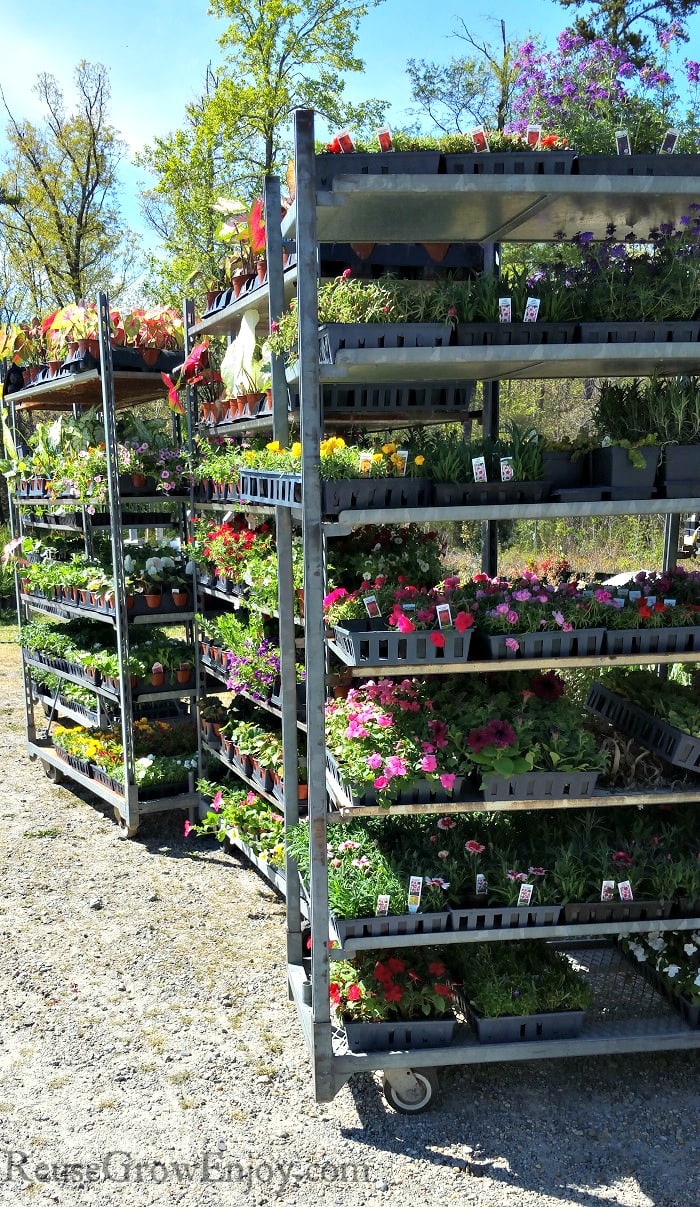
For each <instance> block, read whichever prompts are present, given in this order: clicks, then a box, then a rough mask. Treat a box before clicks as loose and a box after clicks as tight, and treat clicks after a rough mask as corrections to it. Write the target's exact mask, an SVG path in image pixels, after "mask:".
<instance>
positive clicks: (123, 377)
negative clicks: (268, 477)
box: [10, 293, 199, 838]
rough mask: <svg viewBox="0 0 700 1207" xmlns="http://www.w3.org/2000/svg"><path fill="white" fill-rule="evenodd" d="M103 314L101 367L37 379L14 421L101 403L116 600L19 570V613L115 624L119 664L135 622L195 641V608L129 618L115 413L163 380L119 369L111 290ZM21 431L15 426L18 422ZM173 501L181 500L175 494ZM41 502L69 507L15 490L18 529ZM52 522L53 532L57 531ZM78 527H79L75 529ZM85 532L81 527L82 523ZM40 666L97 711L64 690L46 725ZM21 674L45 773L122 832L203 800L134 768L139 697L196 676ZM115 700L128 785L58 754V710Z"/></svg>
mask: <svg viewBox="0 0 700 1207" xmlns="http://www.w3.org/2000/svg"><path fill="white" fill-rule="evenodd" d="M98 313H99V343H100V368H99V370H98V369H92V370H89V371H87V372H85V373H80V374H75V375H68V376H65V377H60V378H58V379H57V380H56V382H55V383H54V382H45V383H42V384H41V385H38V386H30V387H29V388H27V389H25V390H22V391H21V392H20V393H18V394H14V395H11V396H10V399H11V401H12V404H13V405H12V415H13V422H14V420H15V412H16V410H21V411H34V410H36V411H71V410H74V409H75V408H79V407H81V406H98V407H100V406H101V410H102V414H103V417H104V426H105V445H106V454H107V486H108V500H109V533H110V540H111V549H112V571H113V574H114V582H115V607H114V610H113V611H111V612H110V613H109V614H107V613H98V612H93V611H81V610H80V608H79V606H75V607H73V606H70V605H68V604H63V603H54V602H53V601H50V600H46V601H44V600H40V599H37V598H36V597H34V596H27V595H23V594H22V592H21V589H20V583H19V575H16V579H17V582H16V587H17V614H18V617H19V620H20V624H21V623H22V620H23V619H26V618H27V616H28V615H29V613H31V612H35V613H38V614H40V615H41V614H43V615H47V616H54V617H58V618H60V619H63V620H70V619H73V618H75V617H77V616H83V617H85V618H86V619H91V620H101V621H104V622H105V623H106V624H108V625H110V627H112V628H113V629H114V630H115V633H116V639H117V652H118V655H119V660H120V665H121V666H122V667H126V666H127V664H128V658H129V625H130V624H138V625H141V624H158V625H162V624H173V623H176V624H179V625H181V624H184V625H185V627H186V631H187V633H188V636H189V638H190V639H191V640H193V636H194V634H193V622H194V612H193V611H192V610H191V609H178V611H177V613H168V614H167V615H163V614H162V613H160V612H154V613H153V615H152V616H149V615H136V616H134V617H130V616H129V613H128V611H127V606H126V592H125V575H124V549H123V544H122V530H123V529H124V528H129V527H130V525H129V513H128V511H125V510H124V509H123V506H122V497H121V492H120V487H119V466H118V462H117V433H116V412H117V410H118V409H121V408H123V407H126V406H132V405H135V404H136V403H139V402H147V401H149V400H152V399H153V398H156V397H158V396H160V395H162V392H163V384H162V381H161V378H160V374H159V373H147V372H146V373H138V372H133V373H129V372H115V371H114V370H113V367H112V352H111V342H110V317H109V301H108V298H107V295H106V294H103V293H101V294H99V295H98ZM15 431H16V428H15ZM134 501H135V502H136V503H153V502H158V503H162V502H163V500H162V498H161V497H160V496H158V498H157V499H144V498H137V497H136V496H135V497H134ZM173 502H174V501H173ZM28 503H29V504H30V505H32V504H36V503H41V505H42V506H47V505H48V506H65V500H63V501H59V502H58V503H55V504H53V505H52V504H50V503H49V502H47V500H45V499H35V500H31V499H30V500H26V499H22V500H18V499H17V498H16V497H13V496H12V494H11V495H10V526H11V532H12V536H13V537H14V536H17V535H22V533H23V531H24V523H23V510H24V507H25V506H26V505H27V504H28ZM177 504H178V515H177V519H176V518H175V516H174V517H173V526H175V527H180V529H181V531H184V527H183V526H184V521H185V503H184V501H183V500H178V501H177ZM81 510H82V531H83V534H84V539H85V549H86V552H88V553H90V552H91V550H92V531H93V530H92V526H91V524H90V517H89V516H88V515H87V513H86V510H85V509H84V508H83V509H81ZM55 528H56V526H55V525H51V526H50V528H49V531H51V530H55ZM71 530H72V531H75V529H71ZM78 531H80V529H78ZM33 666H40V667H41V669H43V670H48V671H49V672H50V673H51V674H53V675H57V676H58V678H59V679H60V680H61V681H66V682H77V683H79V684H80V685H81V686H84V687H87V688H88V689H89V690H90V691H93V692H94V693H95V697H96V708H95V717H94V719H93V720H92V722H91V721H90V719H89V718H87V717H84V716H80V715H77V714H73V712H72V710H70V709H69V708H66V707H65V706H61V705H60V704H59V702H58V692H57V693H55V695H54V699H53V701H52V702H51V704H50V705H49V713H48V718H47V723H46V724H45V725H44V726H43V728H42V729H41V732H40V731H39V727H38V726H37V724H36V721H35V716H34V705H35V700H34V699H33V695H32V680H31V670H32V667H33ZM22 676H23V683H24V700H25V712H26V724H27V750H28V752H29V757H30V758H31V759H39V760H40V761H41V764H42V766H43V768H44V771H45V773H46V775H47V776H48V777H49V778H50V779H52V780H53V781H54V782H56V783H58V782H60V781H61V780H63V779H64V778H67V779H69V780H72V781H74V782H75V783H77V784H80V786H81V787H82V788H86V789H87V790H88V791H90V792H92V793H93V794H94V795H95V796H98V797H100V798H101V799H102V800H104V801H106V802H107V804H109V805H111V806H112V809H113V810H114V816H115V820H116V821H117V823H118V825H119V829H120V833H121V835H122V836H123V837H128V838H131V837H133V836H134V835H135V834H136V832H137V830H138V827H139V822H140V819H141V817H143V816H144V815H146V814H152V813H161V812H166V811H168V810H170V809H187V810H188V812H189V813H190V816H193V815H194V810H195V808H196V805H197V803H198V799H199V798H198V797H197V795H196V793H195V791H194V783H193V776H192V774H190V784H189V788H188V791H187V792H185V793H182V794H179V795H177V796H169V797H159V798H157V799H148V800H143V799H141V798H140V796H139V791H138V787H137V785H136V782H135V775H134V746H133V720H134V704H135V703H137V704H139V705H140V704H146V703H154V702H160V701H166V700H168V701H171V702H174V701H177V700H182V699H188V700H189V701H192V700H193V699H194V697H195V696H196V694H197V686H196V683H195V685H194V686H192V687H190V688H180V689H178V690H173V691H167V692H162V691H160V692H152V693H139V695H138V697H137V698H135V697H134V696H133V694H132V689H131V681H130V677H129V675H128V674H122V675H121V676H120V683H119V691H118V692H115V691H112V690H110V689H108V688H103V687H99V686H98V687H96V686H94V685H92V684H89V683H86V682H85V681H84V680H82V679H80V678H76V676H75V675H72V674H71V673H70V672H67V671H62V670H58V669H55V668H54V667H48V666H45V665H42V664H40V663H36V661H35V660H34V659H33V658H31V657H30V656H28V655H26V654H25V653H23V657H22ZM110 705H112V706H113V707H115V708H116V707H118V710H119V716H120V725H121V736H122V744H123V750H124V787H123V790H122V791H121V792H119V791H116V790H115V789H114V788H113V787H111V786H110V785H108V784H105V783H101V782H99V781H98V780H95V779H93V778H91V777H90V776H89V775H87V774H85V773H84V772H83V771H81V770H79V769H77V768H75V767H72V766H70V765H69V764H68V763H66V762H65V760H63V759H62V758H60V757H59V755H58V754H57V753H56V751H55V749H54V747H53V744H52V742H51V738H50V726H51V724H52V722H53V719H54V717H55V716H65V717H70V718H71V719H74V720H77V721H79V722H80V723H82V724H90V723H92V724H101V723H102V722H103V720H104V719H105V709H109V708H110Z"/></svg>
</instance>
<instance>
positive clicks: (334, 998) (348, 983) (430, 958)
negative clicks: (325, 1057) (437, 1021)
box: [330, 947, 454, 1022]
mask: <svg viewBox="0 0 700 1207" xmlns="http://www.w3.org/2000/svg"><path fill="white" fill-rule="evenodd" d="M401 950H402V956H401V958H399V956H398V955H393V954H391V953H389V952H387V953H381V956H380V958H379V959H377V957H376V955H375V954H374V953H371V952H367V953H364V952H363V953H361V954H359V955H357V956H356V957H355V959H354V960H338V961H337V962H335V963H334V964H333V965H332V970H331V983H330V999H331V1006H332V1007H333V1010H334V1012H335V1014H336V1015H337V1016H338V1018H339V1019H340V1021H342V1022H381V1021H387V1020H391V1019H425V1018H440V1017H441V1016H442V1015H445V1014H449V1013H450V1012H451V1011H452V1003H453V999H454V987H453V983H452V978H451V974H450V972H449V970H448V968H447V964H446V962H445V960H443V959H442V958H441V956H442V953H441V952H436V951H432V950H431V949H430V948H424V947H421V948H409V949H408V950H406V949H403V948H402V949H401Z"/></svg>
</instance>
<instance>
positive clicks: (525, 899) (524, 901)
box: [518, 884, 535, 905]
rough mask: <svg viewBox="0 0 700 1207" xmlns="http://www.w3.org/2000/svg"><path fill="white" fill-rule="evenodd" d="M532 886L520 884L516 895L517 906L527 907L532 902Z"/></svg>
mask: <svg viewBox="0 0 700 1207" xmlns="http://www.w3.org/2000/svg"><path fill="white" fill-rule="evenodd" d="M534 887H535V886H534V884H521V885H520V892H519V893H518V905H529V904H530V902H531V901H532V891H533V889H534Z"/></svg>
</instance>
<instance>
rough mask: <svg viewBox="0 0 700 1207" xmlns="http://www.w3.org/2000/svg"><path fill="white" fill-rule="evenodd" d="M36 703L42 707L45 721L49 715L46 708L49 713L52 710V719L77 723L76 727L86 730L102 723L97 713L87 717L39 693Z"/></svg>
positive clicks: (75, 709)
mask: <svg viewBox="0 0 700 1207" xmlns="http://www.w3.org/2000/svg"><path fill="white" fill-rule="evenodd" d="M36 703H37V704H39V705H41V706H42V707H43V709H44V716H45V717H46V718H47V720H48V715H49V714H47V712H46V710H47V708H48V710H49V713H50V712H51V711H52V710H53V715H54V718H56V719H58V720H68V721H77V723H78V725H84V726H85V727H86V728H92V727H95V726H99V725H100V724H101V723H102V722H101V720H100V716H99V713H97V712H94V713H91V714H89V715H87V714H86V713H81V712H79V711H78V709H77V708H71V706H70V704H66V703H63V701H61V700H56V701H55V702H54V700H53V698H52V697H51V696H50V695H49V696H45V695H42V694H41V692H38V693H37V696H36Z"/></svg>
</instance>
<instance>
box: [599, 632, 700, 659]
mask: <svg viewBox="0 0 700 1207" xmlns="http://www.w3.org/2000/svg"><path fill="white" fill-rule="evenodd" d="M603 648H604V652H605V653H606V654H688V653H691V652H692V651H693V650H700V626H698V625H678V626H669V627H668V628H667V629H664V628H659V629H606V631H605V644H604V647H603Z"/></svg>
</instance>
